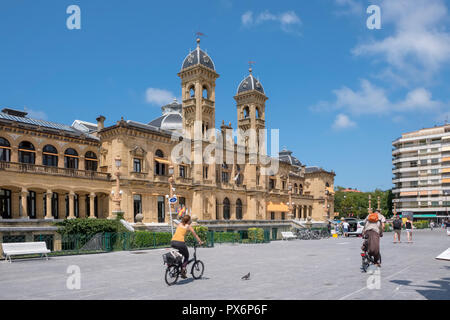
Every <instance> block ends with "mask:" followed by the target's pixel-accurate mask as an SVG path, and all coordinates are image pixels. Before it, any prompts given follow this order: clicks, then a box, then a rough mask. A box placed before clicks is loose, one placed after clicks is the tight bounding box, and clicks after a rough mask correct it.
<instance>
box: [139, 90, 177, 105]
mask: <svg viewBox="0 0 450 320" xmlns="http://www.w3.org/2000/svg"><path fill="white" fill-rule="evenodd" d="M145 98H146V101H147V102H148V103H151V104H155V105H158V106H161V105H164V104H167V103H170V102H172V100H173V99H174V98H175V95H174V94H173V93H172V92H170V91H167V90H164V89H158V88H148V89H147V90H146V91H145Z"/></svg>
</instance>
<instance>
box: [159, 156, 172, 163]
mask: <svg viewBox="0 0 450 320" xmlns="http://www.w3.org/2000/svg"><path fill="white" fill-rule="evenodd" d="M155 161H156V162H159V163H164V164H170V161H168V160H166V159H163V158H156V157H155Z"/></svg>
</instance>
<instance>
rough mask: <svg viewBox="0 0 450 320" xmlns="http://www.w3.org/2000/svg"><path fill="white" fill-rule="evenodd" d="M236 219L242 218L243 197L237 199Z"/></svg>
mask: <svg viewBox="0 0 450 320" xmlns="http://www.w3.org/2000/svg"><path fill="white" fill-rule="evenodd" d="M236 219H237V220H242V201H241V199H237V200H236Z"/></svg>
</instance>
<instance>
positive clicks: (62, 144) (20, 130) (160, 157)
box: [0, 41, 335, 223]
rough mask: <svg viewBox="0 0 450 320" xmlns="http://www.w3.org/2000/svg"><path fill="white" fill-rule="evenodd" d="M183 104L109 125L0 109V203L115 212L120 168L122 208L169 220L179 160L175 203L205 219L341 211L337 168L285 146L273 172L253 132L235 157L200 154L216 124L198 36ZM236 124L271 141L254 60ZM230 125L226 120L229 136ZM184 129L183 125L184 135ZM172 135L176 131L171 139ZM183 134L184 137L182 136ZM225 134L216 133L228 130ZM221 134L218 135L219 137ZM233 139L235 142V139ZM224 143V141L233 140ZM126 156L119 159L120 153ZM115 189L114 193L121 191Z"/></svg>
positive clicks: (61, 212)
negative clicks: (311, 163)
mask: <svg viewBox="0 0 450 320" xmlns="http://www.w3.org/2000/svg"><path fill="white" fill-rule="evenodd" d="M178 76H179V77H180V79H181V90H182V93H181V97H182V102H181V104H179V103H178V102H177V101H174V102H173V103H171V104H168V105H166V106H163V107H162V111H163V114H162V116H161V117H159V118H157V119H155V120H153V121H150V122H149V123H142V122H137V121H132V120H124V119H123V118H122V119H121V120H120V121H118V122H117V123H116V124H114V125H112V126H108V127H105V125H104V121H105V117H103V116H99V117H98V118H97V119H96V120H97V123H90V122H86V121H80V120H75V121H74V123H73V124H72V125H71V126H67V125H63V124H58V123H53V122H49V121H42V120H36V119H31V118H29V117H27V114H26V113H25V112H21V111H17V110H12V109H3V110H2V112H1V113H0V213H1V217H2V218H3V219H12V218H27V217H28V218H31V219H43V218H46V219H52V218H56V219H64V218H83V217H98V218H112V217H113V211H114V206H113V200H114V196H115V195H114V194H113V193H112V191H113V190H115V184H116V180H117V176H116V171H118V172H119V179H120V180H119V183H120V196H121V203H120V206H121V210H122V211H123V212H124V217H125V219H126V220H127V221H129V222H133V221H134V217H135V216H136V214H138V213H142V214H143V216H144V221H143V222H145V223H150V222H160V223H163V222H164V223H167V222H168V221H169V214H168V212H169V208H168V203H167V199H166V197H165V196H166V195H167V194H169V191H170V190H169V189H170V188H169V169H172V168H173V187H174V188H175V191H174V193H175V194H176V195H177V197H178V203H177V204H176V206H175V207H177V206H179V205H182V206H185V207H186V208H187V209H188V212H190V213H192V214H195V215H196V216H197V217H198V218H199V219H200V220H279V219H280V220H284V219H286V220H287V219H306V218H307V217H311V218H312V219H313V220H316V221H321V220H322V221H323V220H325V219H327V218H329V217H330V213H332V212H334V206H333V184H334V175H335V174H334V173H333V172H332V171H331V172H330V171H326V170H323V169H321V168H317V167H306V166H304V165H303V164H302V163H301V162H300V161H299V160H298V159H296V158H295V157H293V156H292V153H291V152H290V151H288V150H283V151H281V152H280V153H279V157H278V159H277V160H279V166H278V170H277V171H276V172H270V173H269V174H265V173H264V170H263V168H264V166H263V165H259V164H257V163H251V161H249V159H250V158H251V157H252V152H251V151H250V149H249V147H250V146H249V145H250V144H251V143H252V140H251V139H248V137H247V139H246V140H245V148H244V149H239V148H232V155H233V158H234V160H236V159H237V158H238V157H239V156H241V157H243V158H244V159H245V160H246V161H245V163H239V162H238V161H231V162H229V163H228V162H227V161H228V160H225V161H224V162H223V163H212V164H211V163H208V161H206V160H205V159H200V161H196V160H197V159H196V155H195V154H194V153H195V152H194V149H195V148H199V149H200V150H202V151H204V150H206V149H207V148H208V144H209V142H211V136H208V132H210V131H211V130H212V129H215V125H216V123H215V122H216V119H215V85H216V83H215V81H216V79H217V78H218V77H219V74H218V73H217V72H216V69H215V65H214V62H213V61H212V59H211V58H210V57H209V56H208V54H206V53H205V52H204V51H203V50H202V49H201V48H200V45H199V41H198V44H197V48H196V49H195V50H193V51H192V52H190V53H189V55H188V56H187V57H186V58H185V59H184V61H183V64H182V69H181V71H180V72H179V73H178ZM234 99H235V100H236V112H237V123H238V129H240V130H243V131H246V130H248V129H253V130H254V131H255V132H256V133H257V134H256V137H255V139H256V140H255V141H256V145H257V146H258V147H261V146H262V149H261V148H260V149H258V150H263V149H265V145H264V144H265V142H264V141H263V140H261V139H260V138H259V135H258V133H259V131H260V130H262V129H265V128H266V118H265V108H266V101H267V100H268V97H267V96H266V94H265V91H264V88H263V86H262V84H261V82H260V81H259V80H258V79H256V78H255V77H254V76H253V74H252V71H251V69H250V73H249V75H248V76H246V77H245V78H244V80H242V81H241V83H240V84H239V85H238V89H237V92H236V95H235V96H234ZM230 129H232V128H231V124H230V125H228V126H227V125H225V123H224V122H222V126H221V127H220V130H218V131H219V132H222V133H223V135H221V136H220V137H221V138H223V139H225V140H226V132H227V130H230ZM183 133H185V134H184V135H183ZM174 137H175V139H174ZM176 137H178V138H176ZM221 138H219V139H221ZM183 139H184V140H185V141H187V140H189V141H190V142H192V143H191V149H190V153H191V156H192V157H191V159H193V160H194V161H192V162H189V161H185V162H183V161H181V162H180V161H175V159H172V156H171V155H172V153H173V150H174V148H175V147H176V146H177V145H178V144H179V143H180V141H181V140H183ZM214 139H217V137H216V136H215V135H214V137H213V138H212V140H214ZM231 145H232V146H233V145H234V146H235V145H236V143H235V142H232V144H231ZM226 148H227V147H226V144H225V143H224V149H226ZM117 157H120V159H121V165H120V167H119V168H118V169H117V168H116V162H115V160H116V159H117ZM116 196H117V195H116Z"/></svg>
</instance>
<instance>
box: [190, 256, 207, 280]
mask: <svg viewBox="0 0 450 320" xmlns="http://www.w3.org/2000/svg"><path fill="white" fill-rule="evenodd" d="M203 271H205V265H204V264H203V262H201V261H200V260H197V261H195V262H194V264H193V265H192V269H191V274H192V277H193V278H194V279H200V278H201V277H202V275H203Z"/></svg>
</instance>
